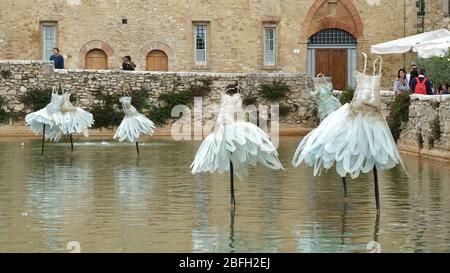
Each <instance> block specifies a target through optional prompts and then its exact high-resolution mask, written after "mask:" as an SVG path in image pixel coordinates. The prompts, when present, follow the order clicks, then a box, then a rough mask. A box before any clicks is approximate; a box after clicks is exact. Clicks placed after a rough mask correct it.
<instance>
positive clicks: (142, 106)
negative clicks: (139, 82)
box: [131, 88, 150, 112]
mask: <svg viewBox="0 0 450 273" xmlns="http://www.w3.org/2000/svg"><path fill="white" fill-rule="evenodd" d="M149 99H150V92H149V91H148V90H146V89H145V88H141V89H140V90H139V91H134V92H132V93H131V104H132V105H133V106H134V107H135V108H136V110H138V111H139V112H142V111H145V110H147V109H148V108H149V107H150V104H149Z"/></svg>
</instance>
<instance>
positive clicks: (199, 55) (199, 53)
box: [195, 25, 207, 65]
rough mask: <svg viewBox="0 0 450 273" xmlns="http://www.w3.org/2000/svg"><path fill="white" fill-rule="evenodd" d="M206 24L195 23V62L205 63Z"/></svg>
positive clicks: (198, 63)
mask: <svg viewBox="0 0 450 273" xmlns="http://www.w3.org/2000/svg"><path fill="white" fill-rule="evenodd" d="M206 34H207V32H206V25H195V64H197V65H206V49H207V48H206V46H207V44H206V38H207V37H206Z"/></svg>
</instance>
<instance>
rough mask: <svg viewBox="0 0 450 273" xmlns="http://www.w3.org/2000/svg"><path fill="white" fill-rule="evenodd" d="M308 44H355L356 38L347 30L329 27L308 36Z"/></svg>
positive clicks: (341, 45)
mask: <svg viewBox="0 0 450 273" xmlns="http://www.w3.org/2000/svg"><path fill="white" fill-rule="evenodd" d="M308 45H310V46H340V47H343V46H356V39H355V37H353V35H351V34H350V33H348V32H347V31H344V30H341V29H337V28H329V29H324V30H321V31H319V32H317V33H316V34H314V35H313V36H311V37H310V38H309V41H308Z"/></svg>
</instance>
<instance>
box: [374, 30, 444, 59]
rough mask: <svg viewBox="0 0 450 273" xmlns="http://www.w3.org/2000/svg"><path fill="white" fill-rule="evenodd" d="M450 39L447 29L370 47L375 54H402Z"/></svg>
mask: <svg viewBox="0 0 450 273" xmlns="http://www.w3.org/2000/svg"><path fill="white" fill-rule="evenodd" d="M446 37H450V31H448V30H447V29H438V30H434V31H429V32H424V33H421V34H417V35H414V36H409V37H405V38H401V39H398V40H393V41H389V42H385V43H381V44H377V45H373V46H371V47H370V51H371V52H372V53H373V54H380V55H381V54H401V53H406V52H409V51H411V50H413V47H414V46H417V45H419V44H421V43H425V42H429V41H432V40H436V39H440V38H446Z"/></svg>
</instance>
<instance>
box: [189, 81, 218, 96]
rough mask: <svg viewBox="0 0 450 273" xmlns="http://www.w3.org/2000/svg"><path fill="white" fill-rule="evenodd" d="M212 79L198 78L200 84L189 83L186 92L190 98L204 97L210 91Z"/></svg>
mask: <svg viewBox="0 0 450 273" xmlns="http://www.w3.org/2000/svg"><path fill="white" fill-rule="evenodd" d="M211 85H212V80H210V79H205V80H200V84H198V83H195V84H193V85H191V86H190V87H189V88H188V90H187V91H186V92H188V93H189V94H190V97H191V98H194V97H204V96H207V95H208V94H209V93H210V92H211Z"/></svg>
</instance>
